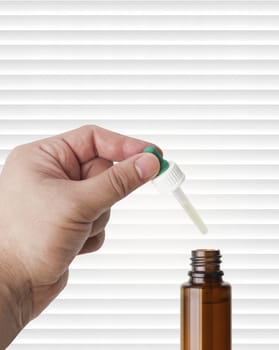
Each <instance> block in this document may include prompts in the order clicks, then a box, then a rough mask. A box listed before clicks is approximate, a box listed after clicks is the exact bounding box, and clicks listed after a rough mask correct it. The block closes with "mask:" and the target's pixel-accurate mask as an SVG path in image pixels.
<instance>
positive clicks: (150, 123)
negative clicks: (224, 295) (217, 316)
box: [0, 0, 279, 350]
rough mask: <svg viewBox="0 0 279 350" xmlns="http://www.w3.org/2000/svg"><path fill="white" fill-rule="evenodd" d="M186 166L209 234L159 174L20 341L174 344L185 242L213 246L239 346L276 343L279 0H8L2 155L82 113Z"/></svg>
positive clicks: (2, 25)
mask: <svg viewBox="0 0 279 350" xmlns="http://www.w3.org/2000/svg"><path fill="white" fill-rule="evenodd" d="M87 123H94V124H99V125H101V126H103V127H106V128H109V129H112V130H115V131H118V132H121V133H125V134H129V135H132V136H136V137H140V138H144V139H147V140H151V141H152V142H155V143H157V144H158V145H160V147H161V148H163V149H164V150H165V155H166V157H167V158H169V159H172V160H174V161H176V162H177V163H179V164H180V165H181V167H182V168H183V169H184V170H185V172H186V176H187V182H186V183H185V185H184V189H185V191H186V192H187V193H188V194H189V196H190V197H191V199H192V201H193V203H194V204H195V205H196V207H197V208H198V209H199V210H200V212H201V214H202V216H203V218H204V220H205V222H206V223H207V224H208V226H209V234H208V236H207V237H205V238H204V237H202V236H200V234H199V233H198V232H197V231H196V229H195V227H193V225H192V224H191V223H190V221H189V219H188V218H187V217H186V216H185V214H184V213H183V211H182V210H181V209H180V208H179V206H178V205H177V204H176V202H175V201H174V199H172V198H169V197H168V196H163V195H158V194H157V193H156V192H155V190H154V189H153V187H152V186H151V184H147V185H146V186H144V187H142V188H141V189H139V190H137V191H136V193H134V194H133V195H130V196H129V197H128V198H127V199H125V200H123V201H122V202H120V203H119V204H118V205H117V206H115V208H114V211H113V214H112V218H111V221H110V224H109V225H108V228H107V241H106V243H105V246H104V247H103V248H102V250H101V251H100V252H98V253H96V254H92V255H88V256H82V257H79V258H78V259H77V260H76V261H75V262H74V263H73V265H72V269H71V275H70V281H69V285H68V287H67V288H66V289H65V291H64V292H63V293H62V294H61V295H60V296H59V297H58V298H57V300H56V301H54V302H53V303H52V305H50V306H49V308H48V309H47V310H46V311H45V312H44V313H43V314H42V315H41V316H40V317H39V318H38V319H36V320H34V321H33V322H32V323H30V324H29V325H28V326H27V327H26V329H25V330H23V332H22V333H21V335H20V336H19V337H18V338H17V339H16V340H15V341H14V343H13V344H12V345H11V346H10V347H9V349H11V350H17V349H19V350H25V349H28V350H33V349H36V350H45V349H57V350H64V349H67V350H76V349H83V350H87V349H94V350H120V349H121V350H127V349H129V350H130V349H133V350H159V349H160V350H178V349H179V286H180V284H181V283H182V282H184V281H185V280H186V279H187V270H188V266H189V262H188V261H189V259H188V258H189V253H190V251H191V249H196V248H200V247H206V248H211V247H212V248H220V249H221V251H222V253H223V255H224V263H223V266H224V269H225V273H226V279H227V280H228V281H230V282H231V283H232V284H233V349H234V350H252V349H253V350H275V349H278V348H279V1H228V0H223V1H198V0H195V1H187V0H185V1H159V0H157V1H154V0H150V1H140V0H129V1H118V0H114V1H106V0H103V1H67V0H64V1H42V0H37V1H13V0H9V1H1V0H0V164H1V167H2V165H3V163H4V161H5V158H6V157H7V155H8V153H9V151H10V150H11V149H12V148H13V147H15V146H16V145H18V144H21V143H25V142H30V141H32V140H34V139H38V138H42V137H46V136H49V135H54V134H56V133H59V132H63V131H65V130H68V129H72V128H75V127H78V126H80V125H83V124H87Z"/></svg>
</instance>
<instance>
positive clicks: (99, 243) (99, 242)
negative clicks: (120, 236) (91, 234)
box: [95, 230, 105, 250]
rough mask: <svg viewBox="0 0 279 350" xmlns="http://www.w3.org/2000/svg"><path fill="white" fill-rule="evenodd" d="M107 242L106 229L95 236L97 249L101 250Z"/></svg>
mask: <svg viewBox="0 0 279 350" xmlns="http://www.w3.org/2000/svg"><path fill="white" fill-rule="evenodd" d="M104 243H105V230H104V231H102V232H101V233H99V234H98V235H97V236H95V244H96V245H95V249H96V250H99V249H100V248H101V247H102V246H103V245H104Z"/></svg>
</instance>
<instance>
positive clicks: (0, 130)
mask: <svg viewBox="0 0 279 350" xmlns="http://www.w3.org/2000/svg"><path fill="white" fill-rule="evenodd" d="M3 117H4V116H2V118H1V119H0V135H10V136H11V137H12V136H13V135H36V134H38V135H44V134H45V135H55V134H58V133H62V132H65V131H67V130H71V129H74V128H78V127H80V126H83V125H85V124H89V122H90V120H86V119H85V120H83V119H81V118H79V119H75V120H63V119H60V120H59V119H58V120H52V121H51V122H50V121H49V120H47V119H42V120H39V119H38V120H30V119H24V120H20V119H19V120H10V119H4V118H3ZM91 121H92V124H96V125H99V126H101V127H103V128H108V129H110V130H115V131H116V132H118V133H124V134H126V135H129V134H130V135H131V134H134V135H139V134H140V135H142V137H143V138H146V136H145V135H169V136H174V135H187V136H188V135H222V134H226V135H269V134H270V135H272V134H276V133H278V134H279V120H268V119H265V118H264V119H263V120H233V119H230V120H225V121H224V120H217V119H211V120H195V119H192V120H191V119H188V120H179V119H178V120H175V119H173V118H172V119H169V120H160V121H158V120H156V119H149V120H148V123H146V122H143V121H142V120H139V119H130V120H125V119H115V120H113V119H111V120H104V119H95V118H94V119H92V120H91ZM216 151H217V150H214V152H216ZM261 151H262V152H264V151H263V150H261V149H258V150H257V152H261ZM166 152H169V150H167V149H164V153H166ZM184 152H187V151H185V150H180V151H179V152H177V153H178V154H176V153H174V154H175V155H173V154H172V153H169V156H171V157H172V158H174V157H176V158H177V157H179V156H180V157H181V160H184V161H185V160H186V161H187V158H188V157H187V156H184ZM217 152H218V151H217ZM269 153H270V151H269V152H266V155H265V156H266V157H267V156H268V154H269ZM228 154H229V153H228ZM235 154H237V155H238V157H241V156H242V152H241V153H239V152H238V151H237V152H236V153H235ZM247 154H249V155H250V153H249V152H248V153H247ZM252 154H253V153H251V155H252ZM227 156H228V155H226V157H227ZM182 157H183V158H182ZM185 158H186V159H185ZM247 160H248V157H247ZM181 162H182V161H181Z"/></svg>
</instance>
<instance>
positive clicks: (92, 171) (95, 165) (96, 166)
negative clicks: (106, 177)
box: [81, 158, 113, 180]
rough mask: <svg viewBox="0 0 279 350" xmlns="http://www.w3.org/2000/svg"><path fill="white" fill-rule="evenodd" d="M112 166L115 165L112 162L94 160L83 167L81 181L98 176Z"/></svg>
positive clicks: (99, 159) (100, 159)
mask: <svg viewBox="0 0 279 350" xmlns="http://www.w3.org/2000/svg"><path fill="white" fill-rule="evenodd" d="M112 165H113V163H112V162H111V161H110V160H106V159H103V158H94V159H92V160H90V161H89V162H86V163H84V164H83V165H82V166H81V179H82V180H84V179H88V178H90V177H93V176H96V175H98V174H100V173H102V172H103V171H105V170H106V169H108V168H110V167H111V166H112Z"/></svg>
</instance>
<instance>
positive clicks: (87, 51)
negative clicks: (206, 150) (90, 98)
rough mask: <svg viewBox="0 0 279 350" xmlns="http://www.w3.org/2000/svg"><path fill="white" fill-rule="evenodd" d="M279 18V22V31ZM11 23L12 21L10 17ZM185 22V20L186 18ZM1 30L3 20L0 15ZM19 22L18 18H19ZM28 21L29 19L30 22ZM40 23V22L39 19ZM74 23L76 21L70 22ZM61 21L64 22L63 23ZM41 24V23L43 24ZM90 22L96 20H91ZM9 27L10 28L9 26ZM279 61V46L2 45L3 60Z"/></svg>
mask: <svg viewBox="0 0 279 350" xmlns="http://www.w3.org/2000/svg"><path fill="white" fill-rule="evenodd" d="M278 19H279V16H278V18H277V19H276V22H277V24H278V28H279V21H278ZM7 20H8V21H9V19H8V18H7ZM184 20H185V19H184ZM0 21H1V22H0V30H1V24H2V23H3V19H2V18H1V16H0ZM16 21H18V19H16ZM26 21H27V22H28V19H26ZM38 21H39V22H40V19H39V18H38ZM70 21H71V23H72V20H70ZM59 22H60V20H59ZM40 23H41V22H40ZM90 23H94V19H93V18H90ZM5 27H6V26H5ZM19 57H20V59H21V60H22V59H35V60H38V59H44V60H46V59H55V60H57V59H60V60H65V59H66V60H69V59H72V60H74V59H79V60H80V59H98V60H100V59H105V60H119V59H136V60H143V59H149V60H151V59H152V60H156V59H164V60H166V59H180V60H182V59H184V60H185V59H191V60H193V59H196V60H205V59H206V60H208V59H210V60H217V59H219V60H224V59H230V60H232V59H236V60H240V59H242V60H244V59H245V60H247V59H252V60H253V59H257V60H258V59H272V60H275V59H278V58H279V46H278V45H226V46H225V45H114V46H112V45H79V46H71V45H60V46H57V45H1V50H0V60H2V59H4V60H8V59H9V60H14V59H18V58H19Z"/></svg>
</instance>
